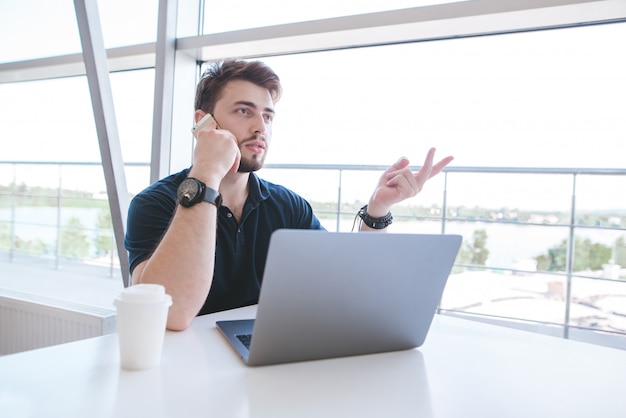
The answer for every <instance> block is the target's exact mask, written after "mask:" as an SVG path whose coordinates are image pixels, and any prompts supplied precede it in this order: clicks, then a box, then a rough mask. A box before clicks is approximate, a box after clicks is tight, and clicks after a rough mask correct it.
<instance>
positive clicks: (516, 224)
mask: <svg viewBox="0 0 626 418" xmlns="http://www.w3.org/2000/svg"><path fill="white" fill-rule="evenodd" d="M385 168H386V167H382V166H374V165H359V166H350V165H305V164H297V165H289V164H268V165H266V167H265V168H264V169H263V170H262V171H261V172H260V175H261V176H262V177H264V178H266V179H268V180H270V181H274V182H277V183H280V184H284V185H285V186H287V187H289V188H291V189H293V190H294V191H296V192H298V193H300V194H301V195H302V196H303V197H305V198H306V199H307V200H309V202H311V204H312V206H313V208H314V210H315V212H316V214H317V215H318V217H319V218H320V220H321V221H322V223H323V224H324V226H325V227H326V228H327V229H328V230H331V231H342V232H349V231H350V230H351V229H352V227H353V223H354V216H355V213H356V211H357V210H358V208H359V207H360V206H362V205H363V204H364V203H366V200H365V199H367V198H368V197H369V194H370V192H371V190H370V187H371V186H372V185H373V184H375V182H376V180H377V178H378V176H379V175H380V173H381V172H382V170H384V169H385ZM148 170H149V167H148V165H147V164H146V165H143V164H130V165H128V166H127V172H128V176H129V178H132V179H133V181H131V182H129V184H143V185H146V184H147V178H148ZM76 177H78V178H80V179H81V182H76ZM102 177H103V176H102V169H101V167H100V165H99V164H91V163H58V162H55V163H52V162H51V163H38V162H10V161H4V162H0V262H1V263H2V264H3V271H4V272H5V274H3V275H2V278H1V279H0V287H4V288H10V289H13V290H18V291H22V292H32V293H35V294H44V295H45V296H52V297H56V298H62V299H73V300H74V301H77V302H81V303H85V302H88V303H92V304H94V305H99V306H105V307H110V305H111V301H112V299H113V297H114V295H115V294H116V293H117V292H118V291H119V289H120V288H121V286H122V278H121V273H120V268H119V262H118V257H117V254H116V249H115V245H114V243H113V238H112V237H113V232H112V227H111V219H110V215H109V213H108V206H107V202H106V193H103V192H102V191H103V190H106V188H105V187H104V181H103V178H102ZM86 178H90V180H89V182H88V184H90V185H91V186H90V187H89V189H88V190H86V189H85V188H84V186H81V185H80V184H79V183H81V184H85V179H86ZM141 187H143V186H138V188H137V190H130V193H131V194H135V193H137V192H138V191H139V188H141ZM625 192H626V169H567V168H560V169H550V168H532V169H531V168H497V167H495V168H494V167H450V168H448V169H446V171H445V172H444V173H442V174H441V175H439V176H437V177H435V178H434V179H432V181H431V182H430V183H429V184H428V185H427V188H426V189H425V190H424V191H423V192H422V193H421V194H419V195H418V196H417V197H415V198H413V199H410V201H408V202H406V203H403V204H401V205H398V206H397V207H395V208H394V223H393V224H392V225H391V226H390V232H395V233H455V234H460V235H462V236H463V237H464V243H463V246H462V249H461V251H460V253H459V256H458V257H457V260H456V263H455V267H454V270H453V272H452V274H451V276H450V278H449V282H448V285H447V287H446V291H445V293H444V297H443V299H442V301H441V304H440V308H439V312H440V313H441V314H446V315H454V316H460V317H464V318H469V319H474V320H479V321H484V322H490V323H495V324H499V325H505V326H510V327H516V328H521V329H525V330H529V331H533V332H540V333H544V334H549V335H554V336H560V337H563V338H570V339H575V340H580V341H587V342H592V343H596V344H602V345H607V346H612V347H618V348H622V349H624V348H626V303H625V302H626V269H625V268H623V267H624V266H626V207H625V206H624V202H623V200H620V196H624V195H625Z"/></svg>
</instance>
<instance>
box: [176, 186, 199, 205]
mask: <svg viewBox="0 0 626 418" xmlns="http://www.w3.org/2000/svg"><path fill="white" fill-rule="evenodd" d="M199 193H200V182H199V181H197V180H196V179H185V180H183V182H182V183H180V186H178V202H179V203H180V204H181V205H183V206H185V207H189V206H191V205H193V204H194V203H196V202H197V201H198V195H199Z"/></svg>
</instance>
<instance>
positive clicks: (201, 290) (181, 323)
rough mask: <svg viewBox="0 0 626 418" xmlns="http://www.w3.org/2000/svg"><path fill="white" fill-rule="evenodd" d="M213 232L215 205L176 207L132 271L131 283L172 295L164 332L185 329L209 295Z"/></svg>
mask: <svg viewBox="0 0 626 418" xmlns="http://www.w3.org/2000/svg"><path fill="white" fill-rule="evenodd" d="M216 229H217V207H216V206H215V205H212V204H210V203H208V202H201V203H198V204H196V205H194V206H192V207H190V208H181V207H178V208H177V210H176V211H175V213H174V216H173V218H172V221H171V223H170V225H169V227H168V229H167V232H166V233H165V235H164V236H163V238H162V240H161V242H160V243H159V245H158V246H157V248H156V249H155V251H154V253H153V254H152V255H151V256H150V258H148V259H147V260H144V261H142V262H141V263H139V264H138V265H137V266H136V267H135V269H134V270H133V274H132V282H133V284H139V283H157V284H161V285H163V286H165V289H166V292H167V293H168V294H169V295H171V296H172V300H173V304H172V307H171V308H170V311H169V315H168V319H167V327H168V329H171V330H176V331H181V330H184V329H186V328H187V327H188V326H189V325H190V324H191V321H192V320H193V319H194V318H195V316H196V315H197V314H198V312H199V311H200V309H201V308H202V305H203V304H204V302H205V300H206V298H207V296H208V294H209V290H210V288H211V282H212V280H213V269H214V263H215V257H214V256H211V255H213V254H215V242H216Z"/></svg>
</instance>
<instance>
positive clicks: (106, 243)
mask: <svg viewBox="0 0 626 418" xmlns="http://www.w3.org/2000/svg"><path fill="white" fill-rule="evenodd" d="M112 225H113V224H112V221H111V212H110V211H109V210H107V209H101V210H100V211H99V212H98V225H97V227H98V233H97V235H96V237H95V238H94V244H95V246H96V254H97V255H99V256H104V255H108V254H109V253H110V252H111V248H112V246H113V238H112V236H111V229H112Z"/></svg>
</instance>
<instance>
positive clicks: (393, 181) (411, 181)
mask: <svg viewBox="0 0 626 418" xmlns="http://www.w3.org/2000/svg"><path fill="white" fill-rule="evenodd" d="M435 151H436V149H435V148H430V149H429V150H428V153H427V154H426V158H425V159H424V164H423V165H422V167H421V168H420V169H419V171H417V172H416V173H413V172H412V171H411V169H410V168H409V160H408V159H406V158H405V157H402V158H400V159H399V160H398V161H397V162H396V163H394V164H393V165H392V166H391V167H390V168H389V169H388V170H387V172H386V179H387V184H386V185H387V186H389V187H394V186H397V185H398V184H399V183H400V179H401V178H404V179H406V186H407V187H410V188H411V189H413V191H414V193H418V192H420V191H421V190H422V188H423V187H424V184H425V183H426V181H427V180H429V179H430V178H432V177H434V176H435V175H437V174H439V173H440V172H441V170H443V169H444V168H445V167H446V166H447V165H448V164H450V162H451V161H452V160H453V159H454V157H452V156H448V157H445V158H443V159H442V160H441V161H439V162H437V163H436V164H433V160H434V157H435Z"/></svg>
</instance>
